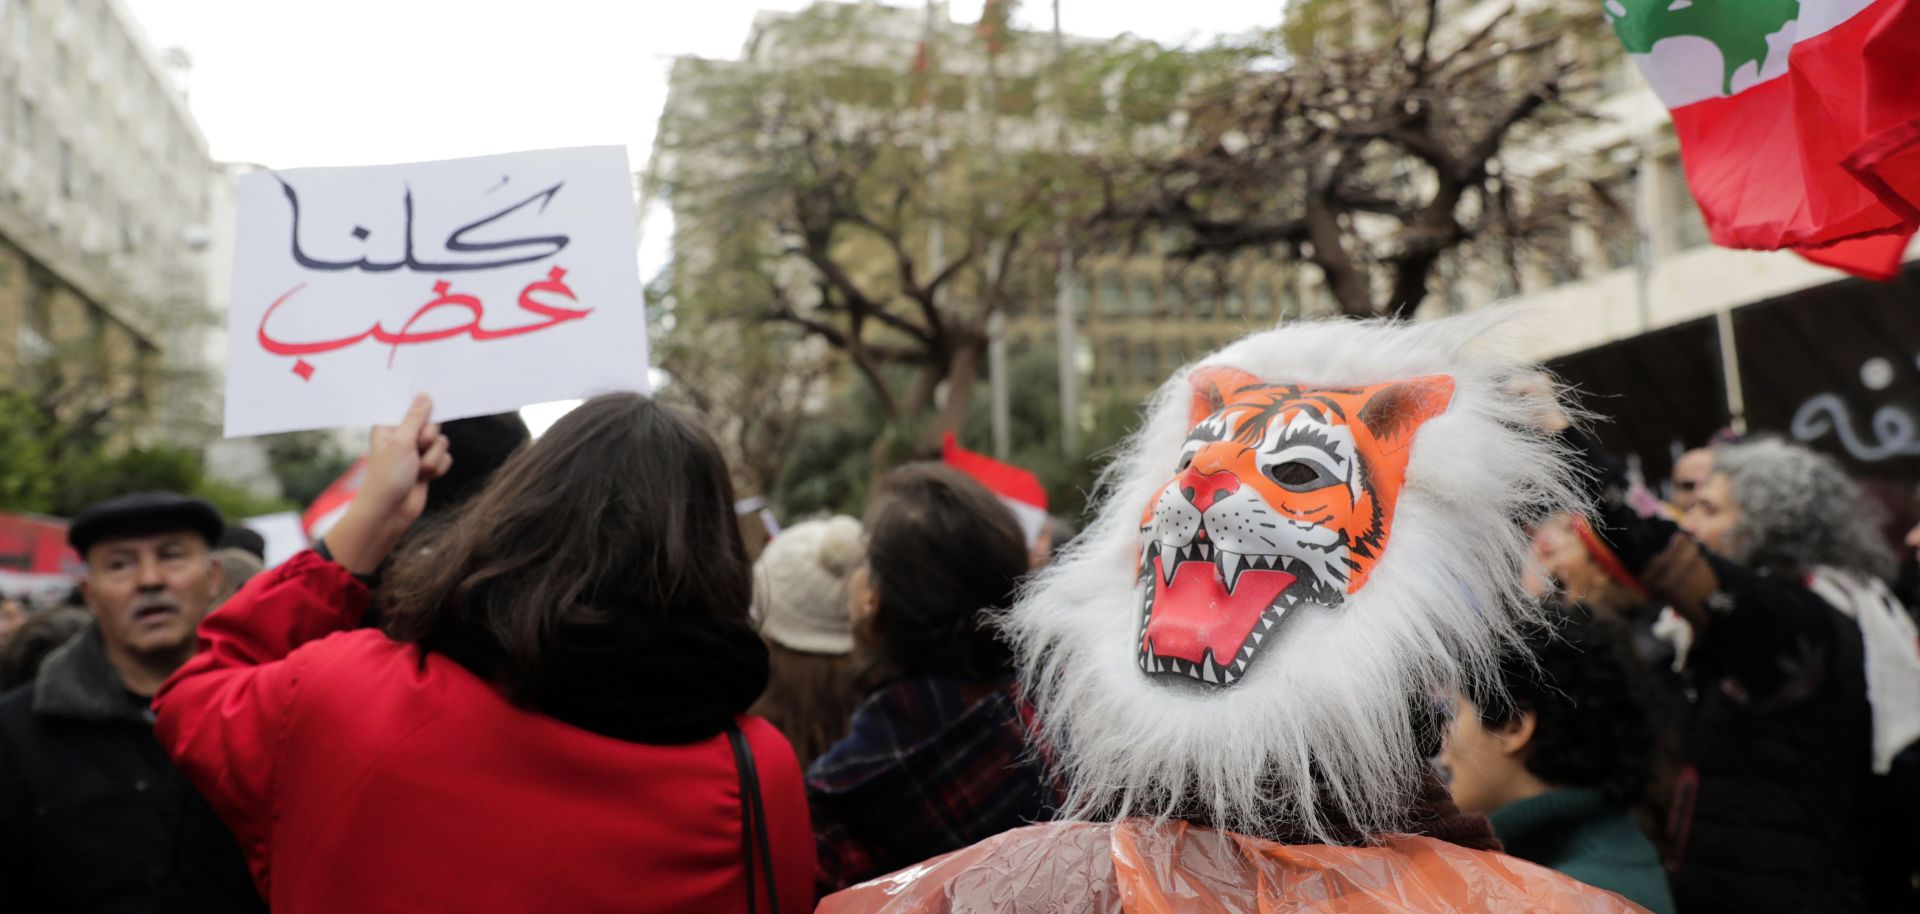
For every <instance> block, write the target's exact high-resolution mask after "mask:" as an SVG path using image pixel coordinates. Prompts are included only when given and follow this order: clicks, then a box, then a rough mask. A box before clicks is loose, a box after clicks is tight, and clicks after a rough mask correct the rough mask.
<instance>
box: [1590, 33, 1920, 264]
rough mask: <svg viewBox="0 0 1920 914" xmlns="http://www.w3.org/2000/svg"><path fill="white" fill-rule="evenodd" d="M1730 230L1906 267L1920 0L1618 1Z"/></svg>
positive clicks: (1639, 54) (1690, 163)
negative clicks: (1903, 260)
mask: <svg viewBox="0 0 1920 914" xmlns="http://www.w3.org/2000/svg"><path fill="white" fill-rule="evenodd" d="M1604 4H1605V7H1606V11H1607V18H1608V20H1609V21H1610V22H1612V24H1613V28H1614V31H1615V32H1616V33H1617V34H1618V35H1619V36H1620V40H1621V41H1622V42H1623V43H1625V45H1626V48H1627V52H1628V53H1629V54H1630V55H1632V58H1633V62H1634V63H1635V64H1636V65H1637V66H1638V67H1639V69H1640V72H1641V73H1642V74H1643V75H1644V76H1646V78H1647V82H1649V83H1651V84H1652V86H1653V90H1654V92H1655V93H1657V94H1658V95H1659V96H1660V100H1661V101H1663V102H1665V103H1666V106H1667V108H1668V109H1670V110H1671V111H1672V113H1673V129H1674V133H1675V135H1677V136H1678V137H1679V139H1680V151H1681V155H1682V157H1683V159H1684V164H1685V166H1686V174H1687V184H1688V186H1689V187H1690V188H1692V190H1693V196H1694V199H1695V200H1697V201H1698V202H1699V204H1700V211H1701V213H1702V215H1704V216H1705V217H1706V222H1707V227H1708V229H1709V230H1710V231H1711V232H1712V235H1713V240H1714V243H1716V244H1720V245H1724V246H1726V247H1732V248H1752V249H1762V250H1778V249H1781V248H1788V249H1792V250H1794V251H1797V252H1798V253H1800V254H1801V255H1802V256H1804V257H1806V258H1807V259H1809V260H1812V261H1814V262H1816V263H1822V264H1826V265H1828V266H1833V267H1838V268H1840V269H1843V270H1846V271H1847V272H1849V273H1853V274H1855V275H1857V276H1866V277H1869V278H1874V279H1890V278H1892V277H1893V276H1894V275H1896V274H1897V273H1898V272H1899V268H1900V259H1901V256H1902V253H1903V252H1904V251H1905V250H1906V246H1907V241H1908V239H1909V238H1911V237H1912V236H1913V234H1914V231H1915V229H1916V228H1920V0H1604Z"/></svg>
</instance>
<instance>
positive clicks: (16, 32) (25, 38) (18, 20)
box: [13, 0, 33, 64]
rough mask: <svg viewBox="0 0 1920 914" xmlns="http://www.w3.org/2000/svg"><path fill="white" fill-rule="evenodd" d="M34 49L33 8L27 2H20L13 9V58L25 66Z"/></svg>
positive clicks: (24, 0)
mask: <svg viewBox="0 0 1920 914" xmlns="http://www.w3.org/2000/svg"><path fill="white" fill-rule="evenodd" d="M32 48H33V6H32V5H31V4H29V3H28V2H27V0H19V2H18V3H16V4H14V7H13V56H14V57H16V58H18V59H19V60H20V62H21V63H22V64H25V63H26V62H27V54H28V52H29V51H31V50H32Z"/></svg>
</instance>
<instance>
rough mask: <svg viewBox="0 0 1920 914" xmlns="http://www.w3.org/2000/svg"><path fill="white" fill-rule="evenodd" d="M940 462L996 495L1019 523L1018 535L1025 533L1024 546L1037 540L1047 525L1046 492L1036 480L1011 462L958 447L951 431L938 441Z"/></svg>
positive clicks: (1036, 478) (1036, 477)
mask: <svg viewBox="0 0 1920 914" xmlns="http://www.w3.org/2000/svg"><path fill="white" fill-rule="evenodd" d="M940 460H941V461H942V462H944V463H945V464H947V465H948V466H950V467H953V468H954V469H956V470H959V471H960V472H962V473H965V474H967V475H968V476H971V477H973V478H974V479H975V480H976V481H978V482H979V483H980V484H981V485H983V486H986V487H987V491H989V492H992V493H993V494H995V495H997V496H999V497H1000V501H1001V502H1002V503H1004V504H1005V505H1006V506H1007V508H1008V509H1009V510H1011V511H1013V519H1014V520H1016V521H1018V522H1019V523H1020V532H1021V533H1024V534H1026V536H1027V545H1029V546H1031V545H1033V544H1034V543H1035V542H1036V541H1038V540H1039V539H1040V531H1041V529H1042V528H1044V527H1045V526H1046V524H1047V490H1046V489H1045V488H1044V487H1042V486H1041V485H1040V477H1038V476H1035V475H1033V474H1032V473H1030V472H1028V471H1026V470H1023V469H1020V468H1019V467H1017V466H1014V465H1013V464H1011V463H1001V462H1000V461H998V460H995V459H993V458H992V457H988V456H987V455H985V454H980V453H975V452H973V451H969V450H967V449H966V448H963V447H961V446H960V445H959V444H958V443H957V442H955V441H954V440H953V433H952V432H948V433H947V436H946V437H945V438H943V439H941V441H940Z"/></svg>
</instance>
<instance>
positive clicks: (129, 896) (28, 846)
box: [0, 627, 172, 914]
mask: <svg viewBox="0 0 1920 914" xmlns="http://www.w3.org/2000/svg"><path fill="white" fill-rule="evenodd" d="M152 721H153V716H152V714H151V712H149V711H148V708H147V701H146V699H144V698H141V697H139V696H137V695H134V694H132V693H130V692H128V691H127V690H126V688H125V686H124V685H123V684H122V683H121V681H120V677H119V675H118V674H117V673H115V672H114V669H113V665H112V664H111V663H109V662H108V660H107V656H106V650H105V647H104V646H103V644H102V643H101V640H100V631H99V629H98V627H89V628H88V629H86V630H85V631H84V632H82V633H81V634H80V635H79V636H77V637H75V638H74V639H73V640H71V641H69V642H67V643H66V644H64V645H62V646H61V647H60V648H59V649H57V650H55V651H54V652H53V653H52V654H50V655H48V657H47V659H46V662H45V663H44V664H42V665H41V668H40V672H39V674H38V676H36V677H35V679H34V681H33V682H32V683H30V684H28V685H23V686H20V687H19V688H16V689H14V690H13V691H11V692H9V693H7V694H6V695H5V696H4V697H0V908H4V909H5V910H8V911H22V912H26V911H31V912H34V914H65V912H88V914H121V912H146V911H149V910H151V905H152V893H153V888H154V884H155V881H156V879H157V877H158V874H159V870H160V866H161V858H162V855H163V851H162V846H163V843H164V839H165V836H166V816H165V810H164V808H163V807H164V801H163V800H162V790H161V787H162V785H163V784H164V783H165V782H166V780H167V777H168V775H169V773H170V771H171V768H172V766H171V765H170V764H169V763H168V761H167V756H166V754H165V753H164V752H162V751H161V749H160V745H159V744H158V743H156V742H155V741H154V739H153V723H152Z"/></svg>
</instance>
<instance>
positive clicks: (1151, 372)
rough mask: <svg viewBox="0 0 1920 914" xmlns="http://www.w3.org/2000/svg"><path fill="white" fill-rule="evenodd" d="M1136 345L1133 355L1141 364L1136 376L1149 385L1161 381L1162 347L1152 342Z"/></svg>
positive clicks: (1139, 342) (1135, 371)
mask: <svg viewBox="0 0 1920 914" xmlns="http://www.w3.org/2000/svg"><path fill="white" fill-rule="evenodd" d="M1136 345H1137V348H1135V349H1134V351H1133V353H1134V358H1135V359H1136V360H1137V361H1138V363H1139V364H1138V366H1137V367H1136V368H1135V370H1134V376H1135V377H1136V378H1138V379H1139V380H1141V381H1143V382H1145V383H1148V384H1152V383H1154V382H1156V381H1158V380H1160V347H1159V346H1157V345H1155V344H1154V342H1153V341H1152V340H1139V341H1137V344H1136Z"/></svg>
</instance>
